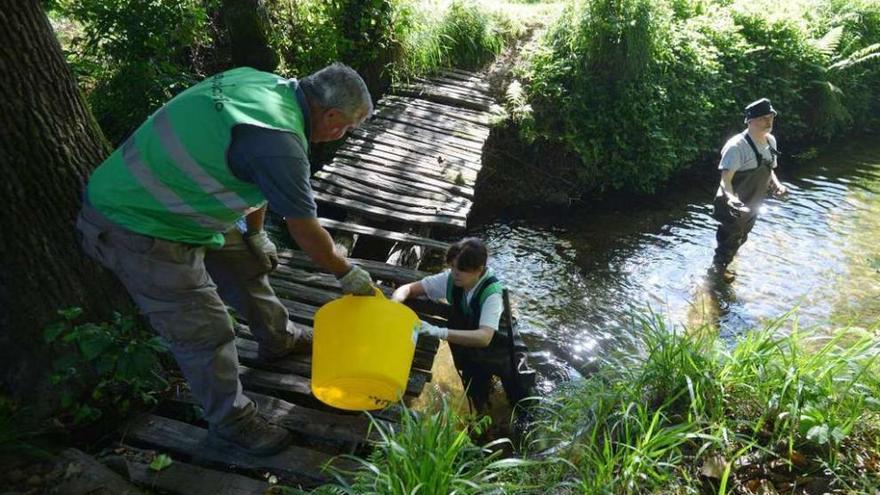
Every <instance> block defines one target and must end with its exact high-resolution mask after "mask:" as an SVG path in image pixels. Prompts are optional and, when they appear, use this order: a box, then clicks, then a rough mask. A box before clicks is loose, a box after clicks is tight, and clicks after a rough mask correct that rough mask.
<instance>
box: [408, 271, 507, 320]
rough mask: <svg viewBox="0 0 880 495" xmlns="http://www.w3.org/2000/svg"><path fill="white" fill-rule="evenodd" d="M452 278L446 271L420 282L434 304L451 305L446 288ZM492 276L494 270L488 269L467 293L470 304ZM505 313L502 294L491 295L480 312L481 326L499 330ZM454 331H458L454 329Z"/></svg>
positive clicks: (465, 295) (449, 272)
mask: <svg viewBox="0 0 880 495" xmlns="http://www.w3.org/2000/svg"><path fill="white" fill-rule="evenodd" d="M451 276H452V273H451V271H450V270H445V271H442V272H440V273H438V274H436V275H429V276H427V277H425V278H423V279H422V280H421V281H420V282H421V283H422V288H424V289H425V295H426V296H428V299H430V300H432V301H434V302H446V303H449V302H450V301H447V300H446V287H447V284H448V283H449V277H451ZM490 276H492V270H491V269H487V270H486V273H485V274H484V275H483V276H482V277H480V280H478V281H477V283H476V284H474V287H473V288H472V289H471V290H469V291H466V292H465V294H464V297H465V300H466V301H467V303H468V304H470V302H471V299H472V298H473V296H474V290H475V289H476V288H477V287H479V286H480V283H482V282H483V280H485V279H486V278H487V277H490ZM503 312H504V300H503V299H502V297H501V294H492V295H490V296H489V297H487V298H486V300H485V301H484V302H483V307H482V309H481V310H480V326H481V327H489V328H492V329H495V330H498V323H499V322H500V321H501V313H503ZM453 330H456V329H454V328H453Z"/></svg>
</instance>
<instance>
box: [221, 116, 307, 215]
mask: <svg viewBox="0 0 880 495" xmlns="http://www.w3.org/2000/svg"><path fill="white" fill-rule="evenodd" d="M227 159H228V163H229V167H230V169H231V171H232V173H233V175H235V176H236V177H237V178H239V179H240V180H243V181H246V182H253V183H254V184H256V185H257V187H258V188H260V191H262V193H263V195H265V196H266V199H267V200H268V201H269V209H271V210H272V211H273V212H275V213H277V214H279V215H281V216H283V217H286V218H315V217H316V216H317V206H316V205H315V197H314V194H313V193H312V185H311V183H310V182H309V176H310V174H311V168H310V166H309V158H308V155H307V154H306V151H305V149H304V148H303V144H302V143H301V142H300V140H299V138H298V137H296V136H295V135H293V134H291V133H289V132H284V131H278V130H274V129H264V128H262V127H257V126H252V125H238V126H236V127H235V128H233V130H232V142H231V144H230V145H229V151H228V153H227Z"/></svg>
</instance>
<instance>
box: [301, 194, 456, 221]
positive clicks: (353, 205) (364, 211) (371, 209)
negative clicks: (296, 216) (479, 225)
mask: <svg viewBox="0 0 880 495" xmlns="http://www.w3.org/2000/svg"><path fill="white" fill-rule="evenodd" d="M315 199H316V200H318V201H322V202H324V203H328V204H333V205H336V206H339V207H343V208H346V209H348V210H354V211H356V212H358V213H359V214H361V215H364V216H366V217H370V218H378V219H380V220H383V221H389V220H395V219H396V220H403V221H406V222H412V223H424V224H428V225H438V226H441V227H446V228H457V229H460V230H464V229H465V228H466V227H467V222H466V221H465V220H461V219H456V218H452V217H444V216H430V215H417V214H412V213H403V212H401V211H398V210H392V209H388V208H382V207H380V206H373V205H369V204H366V203H361V202H360V201H356V200H353V199H347V198H341V197H339V196H337V195H335V194H328V193H325V192H323V191H315Z"/></svg>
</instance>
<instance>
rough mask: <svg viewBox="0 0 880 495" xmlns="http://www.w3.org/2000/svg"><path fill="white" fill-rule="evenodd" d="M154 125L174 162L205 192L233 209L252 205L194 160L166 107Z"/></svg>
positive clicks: (246, 207)
mask: <svg viewBox="0 0 880 495" xmlns="http://www.w3.org/2000/svg"><path fill="white" fill-rule="evenodd" d="M153 127H154V128H155V129H156V134H157V135H158V136H159V142H160V143H162V147H163V148H165V151H166V152H167V153H168V156H170V157H171V159H172V160H174V163H175V164H176V165H177V167H178V168H180V170H182V171H183V172H184V173H185V174H187V175H188V176H189V178H190V179H192V180H193V182H195V183H196V184H198V185H199V187H201V188H202V191H204V192H205V194H210V195H212V196H214V198H216V199H217V201H220V202H221V203H223V204H224V205H226V207H227V208H229V209H231V210H240V211H244V210H247V209H248V208H249V207H250V205H248V203H247V201H245V200H244V199H243V198H242V197H241V196H239V195H238V194H236V193H235V191H227V190H226V188H225V187H223V184H220V183H219V182H217V179H215V178H213V177H211V176H210V175H208V173H207V172H205V170H204V169H203V168H202V166H201V165H199V164H198V163H196V161H195V160H193V158H192V156H190V154H189V152H188V151H186V148H184V147H183V143H181V142H180V139H178V137H177V134H175V133H174V129H172V128H171V121H170V120H169V119H168V114H167V113H166V112H165V109H164V108H163V109H161V110H159V112H158V113H157V114H156V117H155V118H154V120H153ZM154 196H155V195H154Z"/></svg>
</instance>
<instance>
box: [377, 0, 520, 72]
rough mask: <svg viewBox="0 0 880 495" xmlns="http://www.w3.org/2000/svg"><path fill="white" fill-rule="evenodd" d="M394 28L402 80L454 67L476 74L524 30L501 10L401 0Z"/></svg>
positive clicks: (459, 1)
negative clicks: (470, 70) (476, 70)
mask: <svg viewBox="0 0 880 495" xmlns="http://www.w3.org/2000/svg"><path fill="white" fill-rule="evenodd" d="M393 24H394V25H395V26H396V37H395V38H396V41H397V43H398V46H399V50H400V51H399V56H398V58H397V60H396V63H395V64H394V66H393V67H392V71H393V75H394V78H395V79H397V80H401V79H406V78H408V77H412V76H418V75H424V74H428V73H431V72H435V71H437V70H438V69H442V68H449V67H459V68H464V69H477V68H479V67H480V66H481V65H483V64H485V63H486V62H488V61H490V60H491V59H492V58H493V57H494V56H495V55H497V54H498V53H500V52H501V50H502V49H503V48H504V46H505V43H506V42H507V41H509V40H510V39H511V38H512V37H513V36H515V35H516V34H517V33H518V32H519V31H520V29H521V27H520V26H519V24H518V23H517V22H515V21H514V20H512V19H511V18H510V17H508V16H505V15H504V14H502V13H501V12H500V11H499V10H492V9H489V8H487V7H486V6H484V5H482V4H480V3H477V2H474V1H469V0H452V1H451V2H441V1H436V0H400V1H399V2H397V6H396V9H395V19H394V22H393Z"/></svg>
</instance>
